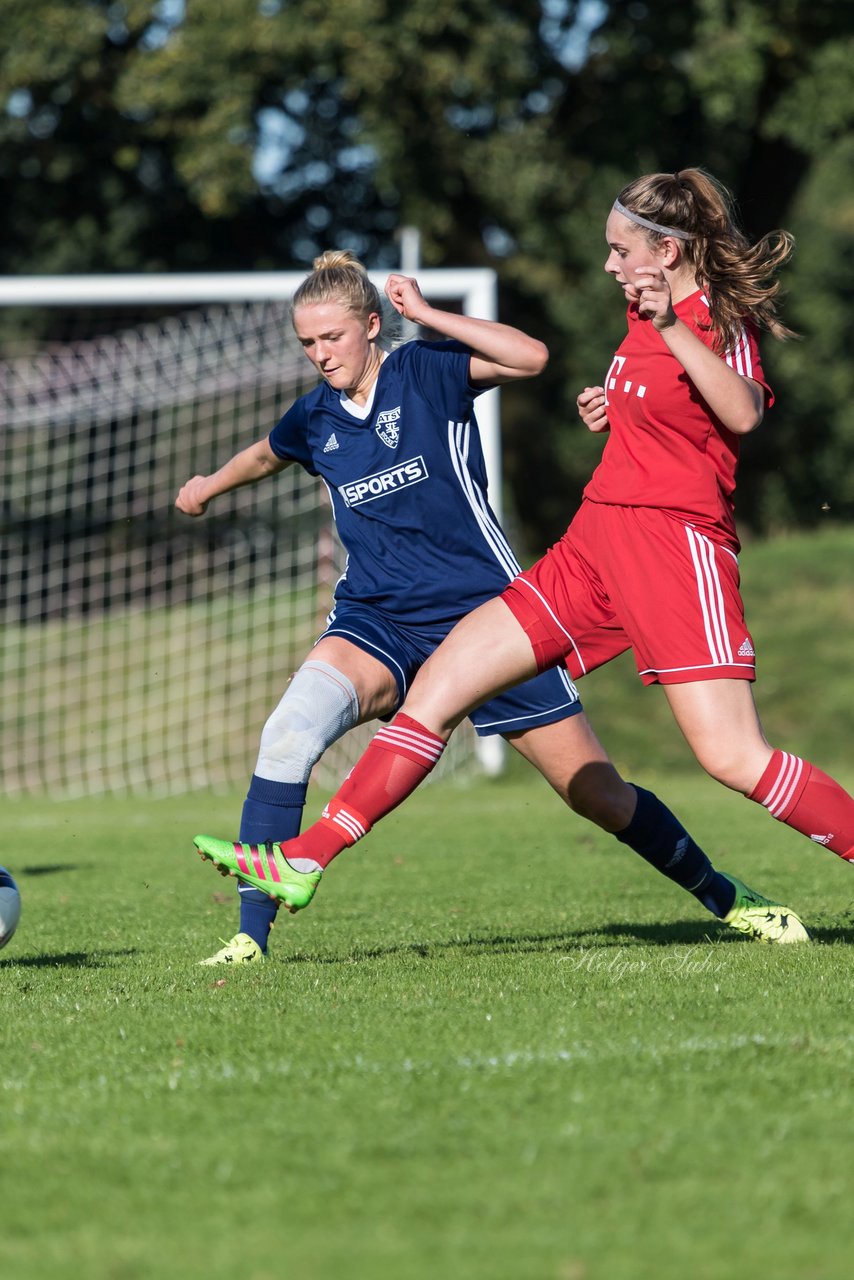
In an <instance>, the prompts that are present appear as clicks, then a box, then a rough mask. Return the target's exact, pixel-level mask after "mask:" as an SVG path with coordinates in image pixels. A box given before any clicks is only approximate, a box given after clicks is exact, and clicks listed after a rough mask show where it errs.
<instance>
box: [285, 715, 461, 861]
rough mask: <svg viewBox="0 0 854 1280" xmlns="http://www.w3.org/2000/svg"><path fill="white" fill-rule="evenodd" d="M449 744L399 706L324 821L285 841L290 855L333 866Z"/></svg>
mask: <svg viewBox="0 0 854 1280" xmlns="http://www.w3.org/2000/svg"><path fill="white" fill-rule="evenodd" d="M444 750H445V742H444V740H443V739H442V738H440V737H438V736H437V735H436V734H435V733H431V732H430V730H429V729H425V728H424V726H423V725H422V724H419V723H418V721H417V720H413V719H412V718H411V716H407V715H404V714H403V712H399V713H398V714H397V715H396V716H395V718H394V720H393V721H392V722H391V724H389V725H384V726H383V728H382V729H380V730H379V732H378V733H377V734H376V735H375V737H374V738H373V739H372V741H371V742H370V743H369V745H368V747H367V750H366V751H365V753H364V755H363V756H362V757H361V759H360V760H359V761H357V763H356V765H355V767H354V768H353V770H352V771H351V773H350V775H349V777H348V778H347V780H346V781H345V782H344V784H343V785H342V786H341V787H340V788H339V790H338V792H337V793H336V794H335V795H334V796H333V797H332V799H331V800H330V801H329V804H328V805H327V806H326V808H325V809H324V811H323V815H322V817H321V818H320V821H319V822H315V823H314V825H313V826H311V827H309V828H308V829H307V830H306V831H304V832H303V833H302V835H300V836H297V838H296V839H295V840H289V841H287V843H286V844H285V845H284V846H283V852H284V854H285V857H286V858H288V859H290V860H293V859H294V858H311V859H313V860H314V861H315V862H317V863H319V865H320V866H321V867H325V866H327V865H328V864H329V863H330V862H331V861H332V859H333V858H334V857H336V856H337V855H338V854H339V853H340V852H341V851H342V849H346V848H348V847H349V846H350V845H351V844H355V843H356V841H357V840H361V838H362V836H366V835H367V834H368V832H369V831H370V829H371V827H372V826H373V824H374V823H375V822H377V821H379V819H380V818H382V817H384V816H385V815H386V814H387V813H390V812H391V810H392V809H395V808H397V806H398V805H399V804H400V803H401V801H403V800H405V799H406V797H407V796H408V795H410V794H411V793H412V792H413V791H414V790H415V788H416V787H417V786H418V784H419V783H420V782H423V781H424V779H425V778H426V777H427V775H428V773H430V771H431V770H432V769H433V768H435V766H436V765H437V764H438V763H439V760H440V759H441V757H442V752H443V751H444Z"/></svg>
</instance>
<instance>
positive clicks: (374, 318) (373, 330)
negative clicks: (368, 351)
mask: <svg viewBox="0 0 854 1280" xmlns="http://www.w3.org/2000/svg"><path fill="white" fill-rule="evenodd" d="M382 323H383V322H382V318H381V317H380V316H379V315H378V313H377V312H376V311H372V312H371V314H370V315H369V316H368V341H369V342H373V340H374V338H378V337H379V332H380V329H381V328H382Z"/></svg>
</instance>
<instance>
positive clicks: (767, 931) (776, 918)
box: [721, 872, 810, 943]
mask: <svg viewBox="0 0 854 1280" xmlns="http://www.w3.org/2000/svg"><path fill="white" fill-rule="evenodd" d="M721 874H722V875H723V876H724V877H725V879H727V880H729V882H730V884H731V885H732V886H733V888H734V889H735V902H734V903H733V905H732V909H731V910H730V912H729V914H728V915H725V916H724V918H723V923H724V924H728V925H729V927H730V928H731V929H738V931H739V933H744V934H746V935H747V936H748V938H755V939H756V940H757V942H776V943H788V942H809V940H810V935H809V934H808V933H807V931H806V929H805V928H804V926H803V923H802V921H801V919H800V916H797V915H796V914H795V912H794V911H792V910H791V909H790V908H789V907H783V906H781V905H780V903H779V902H772V901H771V900H770V898H763V896H762V894H761V893H755V892H754V890H753V889H748V887H747V885H746V884H742V882H741V881H740V880H737V879H736V878H735V876H728V875H726V873H725V872H721Z"/></svg>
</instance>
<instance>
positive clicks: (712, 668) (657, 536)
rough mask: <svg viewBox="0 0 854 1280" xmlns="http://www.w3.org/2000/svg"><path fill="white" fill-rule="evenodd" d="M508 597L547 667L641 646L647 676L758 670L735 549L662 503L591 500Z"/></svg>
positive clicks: (661, 680) (577, 668)
mask: <svg viewBox="0 0 854 1280" xmlns="http://www.w3.org/2000/svg"><path fill="white" fill-rule="evenodd" d="M502 599H503V600H504V602H505V603H506V604H507V606H508V608H509V609H510V610H511V611H512V613H513V614H514V616H515V617H516V618H517V620H518V621H519V622H520V623H521V625H522V626H523V627H524V629H525V631H526V633H527V635H528V638H529V639H530V641H531V645H532V647H533V650H534V653H535V655H536V658H537V663H538V666H539V668H540V670H541V671H542V670H545V669H546V668H547V667H551V666H555V665H556V664H557V663H559V662H565V664H566V666H567V668H568V669H569V672H570V674H571V676H572V677H573V679H575V680H577V679H578V678H579V677H580V676H583V675H585V674H586V673H587V672H588V671H593V670H594V669H595V668H596V667H601V666H602V664H603V663H605V662H610V660H611V659H612V658H616V657H617V656H618V654H621V653H624V652H625V650H626V649H629V648H631V649H633V650H634V655H635V661H636V663H637V668H638V674H639V675H640V677H641V679H642V680H643V682H644V684H684V683H686V682H688V681H694V680H722V679H733V678H734V679H737V680H753V679H755V676H756V655H755V653H754V649H753V641H752V639H751V637H750V633H749V632H748V630H747V627H746V625H745V621H744V607H743V605H742V602H741V595H740V592H739V573H738V560H737V558H736V556H735V554H734V552H732V551H731V550H730V549H729V548H728V547H726V546H724V545H723V544H722V543H720V542H713V541H712V540H711V539H710V538H709V537H708V536H707V535H706V534H704V533H700V532H699V531H698V530H697V529H696V528H694V527H693V526H692V525H690V524H686V523H685V522H684V521H683V520H680V519H678V518H677V517H675V516H673V515H671V514H670V513H668V512H666V511H662V510H659V509H658V508H655V507H613V506H607V505H605V504H604V503H600V502H590V501H585V502H583V503H582V505H581V508H580V510H579V512H578V514H577V515H576V517H575V519H574V520H573V521H572V524H571V525H570V526H569V528H568V529H567V531H566V533H565V534H564V536H563V537H562V538H561V540H560V542H558V543H556V544H555V546H553V547H552V548H551V550H550V551H548V552H547V553H546V554H545V555H544V556H543V558H542V559H541V560H538V561H537V563H536V564H535V565H534V566H533V567H532V568H531V569H528V570H527V572H525V573H521V574H520V575H519V576H518V577H517V578H516V579H515V580H514V581H513V582H512V583H511V584H510V586H509V587H508V588H507V590H506V591H505V592H504V593H503V595H502Z"/></svg>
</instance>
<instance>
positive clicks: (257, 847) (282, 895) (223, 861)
mask: <svg viewBox="0 0 854 1280" xmlns="http://www.w3.org/2000/svg"><path fill="white" fill-rule="evenodd" d="M193 844H194V845H195V846H196V848H197V849H198V851H199V853H200V854H201V855H202V857H203V858H207V859H208V861H209V862H212V863H213V864H214V866H215V867H216V868H217V870H218V871H219V872H220V874H221V875H224V876H236V877H237V879H238V880H240V881H241V883H242V884H251V885H252V888H253V889H260V890H261V892H262V893H266V894H267V896H268V897H269V898H275V899H276V900H277V901H278V902H281V903H282V905H283V906H285V907H287V909H288V911H290V912H291V914H293V913H294V912H295V911H301V910H302V908H303V907H307V906H308V904H309V903H310V902H311V900H312V898H313V897H314V891H315V889H316V888H317V886H318V885H319V884H320V877H321V876H322V874H323V872H322V871H321V870H320V869H318V870H317V871H295V870H294V868H293V867H292V866H291V864H290V863H289V862H288V860H287V858H286V857H285V856H284V854H283V853H282V846H281V845H280V844H273V843H272V842H271V841H269V840H268V841H267V843H266V844H240V843H239V842H235V841H232V840H217V839H215V838H214V837H213V836H196V837H195V838H194V840H193Z"/></svg>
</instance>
